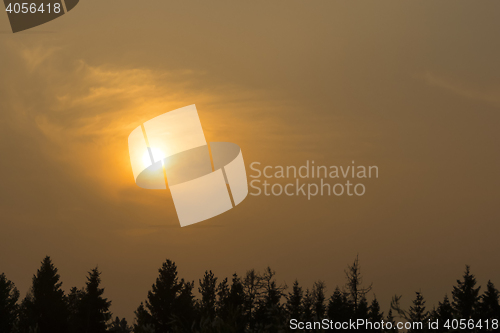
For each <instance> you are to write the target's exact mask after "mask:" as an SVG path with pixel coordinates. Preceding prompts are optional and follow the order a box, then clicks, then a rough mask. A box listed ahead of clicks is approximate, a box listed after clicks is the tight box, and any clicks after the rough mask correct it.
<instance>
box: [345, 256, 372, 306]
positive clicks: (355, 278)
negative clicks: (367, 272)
mask: <svg viewBox="0 0 500 333" xmlns="http://www.w3.org/2000/svg"><path fill="white" fill-rule="evenodd" d="M345 274H346V278H347V284H346V289H347V293H348V297H349V298H350V301H351V302H352V305H353V309H354V312H355V313H357V312H358V306H359V303H360V301H361V300H362V299H365V295H366V294H367V293H369V292H370V291H371V290H372V285H371V284H370V285H369V286H368V287H366V288H365V287H363V286H362V283H363V279H362V275H361V267H360V266H359V256H356V259H354V263H353V264H352V265H351V266H348V267H347V269H346V270H345ZM365 301H366V299H365Z"/></svg>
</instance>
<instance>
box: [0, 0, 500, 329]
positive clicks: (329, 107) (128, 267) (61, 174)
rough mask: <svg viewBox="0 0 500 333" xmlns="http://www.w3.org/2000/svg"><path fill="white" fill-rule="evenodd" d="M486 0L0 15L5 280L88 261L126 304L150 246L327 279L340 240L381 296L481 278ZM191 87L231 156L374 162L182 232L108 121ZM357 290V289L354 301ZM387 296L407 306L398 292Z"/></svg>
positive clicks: (499, 53)
mask: <svg viewBox="0 0 500 333" xmlns="http://www.w3.org/2000/svg"><path fill="white" fill-rule="evenodd" d="M499 12H500V2H498V1H481V2H476V1H470V0H453V1H451V0H448V1H446V0H443V1H439V2H438V1H433V0H418V1H401V0H389V1H337V0H312V1H305V0H286V1H285V0H266V1H263V0H261V1H259V0H252V1H229V0H228V1H220V0H208V1H191V0H183V1H165V0H156V1H132V0H106V1H97V0H93V1H91V0H86V1H81V2H80V4H79V5H78V6H77V7H76V8H75V9H74V10H72V11H71V12H70V13H69V14H67V15H64V16H63V17H61V18H59V19H57V20H54V21H53V22H50V23H47V24H45V25H42V26H40V27H37V28H34V29H31V30H28V31H26V32H21V33H17V34H12V33H11V32H10V26H9V24H8V20H7V15H6V14H0V153H1V158H0V172H1V175H2V180H1V182H0V211H1V217H0V272H5V273H6V275H7V277H8V278H9V279H11V280H12V281H14V282H15V283H16V285H17V287H18V288H19V289H20V290H21V292H22V294H23V295H24V294H25V293H26V291H27V290H28V288H29V286H30V284H31V277H32V275H33V274H34V273H35V272H36V269H37V268H38V267H39V265H40V261H41V260H42V259H43V257H44V256H45V255H50V256H51V257H52V258H53V260H54V263H55V265H56V266H57V267H58V268H59V271H60V274H61V277H62V281H63V282H64V284H63V287H64V289H65V290H69V288H70V287H72V286H79V287H80V286H83V285H84V283H85V274H86V272H87V271H88V270H90V269H91V268H93V267H94V266H95V265H97V264H98V265H99V268H100V270H102V272H103V275H102V280H103V286H104V287H105V288H106V295H107V297H109V298H110V299H111V300H112V301H113V306H112V311H113V312H114V314H115V315H119V316H126V317H127V319H128V320H129V322H132V321H133V311H134V310H135V309H136V307H137V306H138V305H139V304H140V302H141V301H143V300H145V298H146V296H147V291H148V290H149V289H150V287H151V284H152V283H153V282H154V280H155V278H156V276H157V269H158V268H159V267H160V266H161V264H162V262H163V261H164V260H165V259H167V258H169V259H172V260H174V261H175V262H176V263H177V264H178V268H179V272H180V276H181V277H184V278H186V279H188V280H196V281H197V280H198V278H201V277H202V275H203V273H204V271H205V270H207V269H212V270H213V271H214V273H215V274H216V275H217V276H219V277H225V276H230V275H231V274H232V273H234V272H238V273H239V274H244V272H245V271H246V270H247V269H250V268H256V269H258V270H262V269H264V268H265V267H266V266H267V265H270V266H271V267H272V268H273V269H275V270H276V271H277V273H278V279H279V280H280V281H286V282H288V284H289V285H291V284H292V282H293V280H294V279H295V278H298V279H299V282H300V283H301V284H303V285H304V286H305V287H310V286H311V285H312V283H313V281H314V280H317V279H322V280H324V281H325V282H326V284H327V287H328V293H329V294H331V293H332V292H333V290H334V288H335V286H336V285H343V284H344V268H345V267H346V265H347V264H349V263H351V262H352V261H353V259H354V257H355V256H356V254H358V253H359V255H360V260H361V265H362V271H363V273H364V276H365V281H366V282H367V283H369V282H373V287H374V289H373V291H374V292H375V293H376V294H377V297H378V298H379V301H380V302H381V304H382V306H383V307H384V309H387V307H388V304H389V300H390V297H391V296H392V295H393V294H396V293H397V294H403V296H404V298H403V299H404V300H405V301H408V300H410V299H411V298H413V296H414V294H413V292H414V291H416V290H421V291H422V292H423V294H424V296H425V297H426V298H427V299H428V304H429V305H430V304H435V303H437V301H438V300H441V298H442V297H443V296H444V294H445V293H449V292H450V288H451V286H452V285H453V283H455V280H456V279H458V278H460V276H461V274H462V272H463V270H464V266H465V264H470V265H471V266H472V271H473V273H475V274H476V275H477V277H478V280H479V282H480V283H481V284H483V285H484V284H485V283H486V281H487V279H491V280H492V281H493V282H494V283H496V284H497V286H500V267H499V266H498V260H499V259H500V258H499V250H500V242H499V241H498V239H499V238H498V237H499V236H498V235H499V233H500V225H499V222H500V211H499V201H500V194H499V189H500V176H499V170H500V154H499V153H498V147H499V144H500V131H499V125H500V62H499V61H498V59H500V39H499V38H498V32H499V31H500V20H498V13H499ZM190 104H196V106H197V108H198V112H199V115H200V119H201V122H202V125H203V128H204V131H205V136H206V138H207V140H208V141H228V142H234V143H236V144H238V145H239V146H240V147H241V149H242V152H243V157H244V159H245V163H246V165H247V171H248V172H249V174H250V173H251V171H250V169H249V168H248V167H249V165H250V163H252V162H255V161H258V162H261V163H262V164H269V165H297V166H300V165H303V164H304V163H305V161H306V160H314V161H315V163H316V164H323V165H350V164H351V161H352V160H354V161H355V162H356V164H364V165H377V166H378V167H379V175H380V176H379V179H376V180H370V181H367V182H366V184H367V191H366V194H365V195H364V196H363V197H345V196H344V197H338V198H337V197H323V198H319V197H318V198H314V199H313V200H311V201H307V199H305V198H303V197H298V198H297V197H265V196H260V197H253V196H249V197H247V199H246V200H245V201H243V203H241V204H240V205H239V206H238V207H237V208H236V209H233V210H231V211H229V212H227V213H225V214H223V215H221V216H218V217H216V218H213V219H211V220H208V221H205V222H202V223H200V224H198V225H194V226H191V227H186V228H180V227H179V223H178V221H177V216H176V213H175V210H174V207H173V203H172V200H171V198H170V197H169V194H168V192H167V191H154V190H144V189H141V188H139V187H137V186H136V185H135V183H134V179H133V176H132V170H131V167H130V161H129V156H128V147H127V137H128V135H129V133H130V132H131V131H132V130H133V129H134V128H136V127H137V126H139V125H140V124H141V123H143V122H144V121H146V120H148V119H150V118H153V117H155V116H157V115H159V114H162V113H164V112H167V111H170V110H174V109H176V108H179V107H183V106H186V105H190ZM371 297H372V296H371V295H370V297H369V298H370V299H371ZM405 304H406V303H405Z"/></svg>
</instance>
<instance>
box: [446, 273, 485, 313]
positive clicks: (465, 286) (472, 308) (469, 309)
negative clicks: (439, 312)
mask: <svg viewBox="0 0 500 333" xmlns="http://www.w3.org/2000/svg"><path fill="white" fill-rule="evenodd" d="M475 286H476V278H475V277H474V275H473V274H471V273H470V266H468V265H467V266H465V273H464V275H463V281H460V280H457V285H456V286H454V287H453V292H452V294H453V302H452V306H453V309H454V310H455V316H456V317H457V318H460V319H470V318H475V315H476V310H477V308H478V306H479V300H480V296H479V290H480V289H481V287H477V288H475Z"/></svg>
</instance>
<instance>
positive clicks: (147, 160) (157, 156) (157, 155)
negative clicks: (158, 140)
mask: <svg viewBox="0 0 500 333" xmlns="http://www.w3.org/2000/svg"><path fill="white" fill-rule="evenodd" d="M151 152H152V153H153V160H154V162H158V161H162V160H163V159H164V158H165V154H164V153H163V152H162V151H161V150H160V149H158V148H151ZM142 163H143V164H144V166H145V167H146V168H147V167H149V166H150V165H152V164H153V163H152V162H151V156H150V155H149V151H148V150H146V151H145V152H144V154H143V155H142Z"/></svg>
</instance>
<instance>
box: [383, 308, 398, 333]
mask: <svg viewBox="0 0 500 333" xmlns="http://www.w3.org/2000/svg"><path fill="white" fill-rule="evenodd" d="M385 321H386V325H385V327H386V329H385V330H384V331H385V332H386V333H397V332H398V328H397V326H396V320H395V319H394V316H393V315H392V309H390V310H389V312H388V313H387V318H386V320H385ZM389 323H390V324H391V325H388V324H389Z"/></svg>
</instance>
